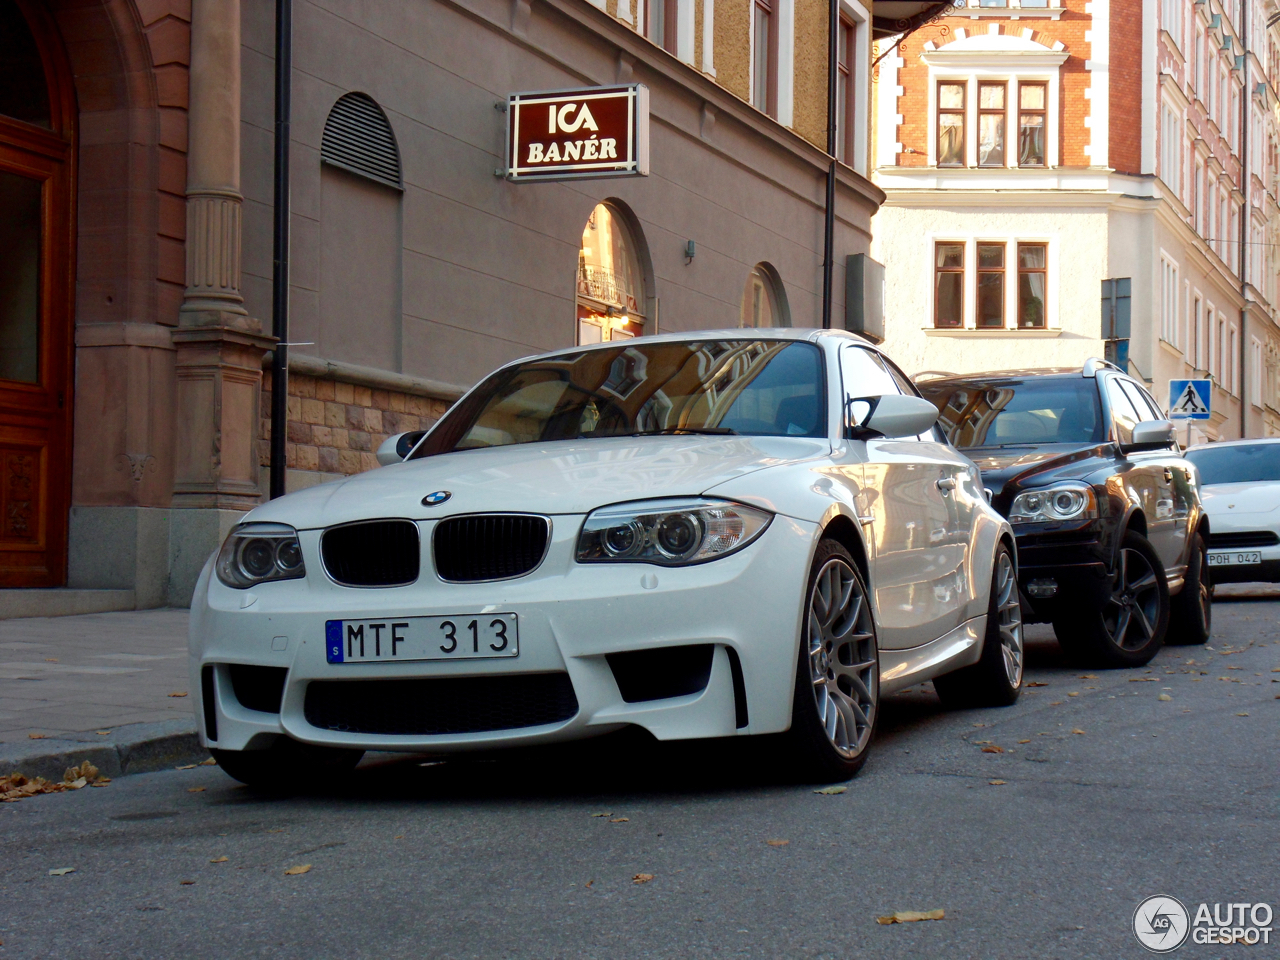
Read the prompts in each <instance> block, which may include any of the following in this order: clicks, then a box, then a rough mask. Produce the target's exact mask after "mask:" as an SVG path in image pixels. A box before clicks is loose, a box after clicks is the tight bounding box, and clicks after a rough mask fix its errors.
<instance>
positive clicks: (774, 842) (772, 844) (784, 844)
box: [765, 840, 791, 847]
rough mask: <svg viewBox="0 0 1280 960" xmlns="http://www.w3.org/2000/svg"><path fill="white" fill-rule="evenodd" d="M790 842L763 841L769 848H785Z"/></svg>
mask: <svg viewBox="0 0 1280 960" xmlns="http://www.w3.org/2000/svg"><path fill="white" fill-rule="evenodd" d="M790 842H791V841H790V840H766V841H765V843H767V844H768V845H769V846H771V847H785V846H786V845H787V844H788V843H790Z"/></svg>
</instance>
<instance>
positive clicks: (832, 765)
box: [783, 540, 880, 783]
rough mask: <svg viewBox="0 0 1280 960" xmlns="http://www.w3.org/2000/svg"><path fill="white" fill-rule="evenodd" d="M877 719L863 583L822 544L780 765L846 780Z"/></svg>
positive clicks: (820, 778) (871, 623) (863, 755)
mask: <svg viewBox="0 0 1280 960" xmlns="http://www.w3.org/2000/svg"><path fill="white" fill-rule="evenodd" d="M845 591H848V593H847V594H846V592H845ZM846 596H847V597H848V598H849V599H848V600H847V604H846V602H845V601H844V599H843V598H845V597H846ZM827 611H829V612H830V618H829V619H828V618H826V612H827ZM824 619H826V622H823V621H824ZM820 674H821V676H820ZM879 715H880V653H879V646H878V644H877V640H876V625H875V617H874V616H873V615H872V611H871V603H870V595H869V593H868V591H867V585H866V583H865V582H864V581H863V579H862V574H861V573H859V572H858V565H857V564H856V563H854V562H853V557H851V556H850V555H849V551H848V550H846V549H845V548H844V547H842V546H841V545H840V544H838V543H836V542H835V541H834V540H823V541H822V542H821V543H819V544H818V550H817V553H816V554H815V555H814V558H813V566H812V568H811V569H810V571H809V586H808V589H807V590H806V591H805V600H804V616H803V619H802V622H801V628H800V650H799V656H798V658H797V663H796V676H795V694H794V696H793V698H792V705H791V729H790V730H789V731H788V732H787V733H786V735H785V737H784V738H783V743H784V749H785V751H786V752H785V757H784V759H785V761H786V762H787V763H788V764H789V765H790V766H791V767H792V769H793V771H794V773H795V774H796V776H797V777H798V778H800V779H802V780H805V781H808V782H817V783H831V782H833V781H840V780H848V779H850V778H851V777H853V776H854V774H856V773H857V772H858V771H859V770H861V769H862V765H863V764H864V763H866V762H867V755H868V753H869V752H870V747H871V740H872V738H873V737H874V734H875V725H876V721H877V720H878V719H879ZM829 728H830V732H829Z"/></svg>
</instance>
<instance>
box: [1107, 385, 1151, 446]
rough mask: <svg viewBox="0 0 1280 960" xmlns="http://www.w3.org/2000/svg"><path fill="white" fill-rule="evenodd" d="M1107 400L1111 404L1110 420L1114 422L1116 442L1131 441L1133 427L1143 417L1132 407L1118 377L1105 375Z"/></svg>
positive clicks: (1131, 402)
mask: <svg viewBox="0 0 1280 960" xmlns="http://www.w3.org/2000/svg"><path fill="white" fill-rule="evenodd" d="M1107 401H1108V402H1109V403H1110V405H1111V420H1112V422H1113V423H1114V424H1115V431H1116V436H1115V439H1116V442H1117V443H1131V442H1132V441H1133V427H1134V424H1136V423H1137V422H1138V421H1139V420H1143V419H1145V418H1144V417H1140V416H1139V415H1138V411H1137V410H1136V409H1134V406H1133V401H1132V400H1130V399H1129V395H1128V394H1127V393H1125V392H1124V389H1123V388H1122V387H1121V386H1120V378H1119V377H1107Z"/></svg>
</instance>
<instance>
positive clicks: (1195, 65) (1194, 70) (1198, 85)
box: [1191, 27, 1204, 100]
mask: <svg viewBox="0 0 1280 960" xmlns="http://www.w3.org/2000/svg"><path fill="white" fill-rule="evenodd" d="M1203 68H1204V33H1203V32H1202V31H1201V30H1200V29H1199V28H1198V27H1197V28H1196V42H1195V46H1194V47H1192V48H1191V86H1192V89H1194V90H1195V92H1196V94H1197V95H1198V96H1199V97H1200V99H1201V100H1203V99H1204V96H1203V94H1204V72H1203Z"/></svg>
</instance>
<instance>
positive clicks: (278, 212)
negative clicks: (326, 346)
mask: <svg viewBox="0 0 1280 960" xmlns="http://www.w3.org/2000/svg"><path fill="white" fill-rule="evenodd" d="M292 72H293V0H276V125H275V188H274V191H273V194H272V219H273V223H272V239H271V249H272V252H271V332H272V334H273V335H274V336H275V337H276V340H277V342H276V346H275V351H274V354H273V356H272V358H271V499H273V500H274V499H275V498H276V497H283V496H284V492H285V490H284V488H285V472H286V469H287V466H288V462H287V459H286V453H285V451H286V447H285V441H286V439H287V437H286V434H287V432H288V429H289V343H288V340H289V108H290V101H291V99H292V93H291V89H290V88H291V83H290V80H291V79H292V77H291V74H292Z"/></svg>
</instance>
